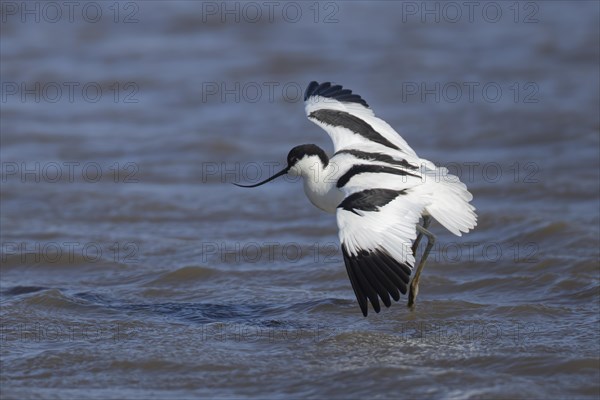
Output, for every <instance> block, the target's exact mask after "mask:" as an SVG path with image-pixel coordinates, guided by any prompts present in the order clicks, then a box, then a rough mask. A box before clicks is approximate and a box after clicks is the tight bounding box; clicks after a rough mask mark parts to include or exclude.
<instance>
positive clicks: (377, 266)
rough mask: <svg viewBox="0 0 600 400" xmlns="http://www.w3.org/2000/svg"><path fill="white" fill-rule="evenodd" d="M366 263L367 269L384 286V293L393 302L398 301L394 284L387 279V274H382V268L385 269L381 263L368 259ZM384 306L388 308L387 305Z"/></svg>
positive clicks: (398, 297)
mask: <svg viewBox="0 0 600 400" xmlns="http://www.w3.org/2000/svg"><path fill="white" fill-rule="evenodd" d="M366 262H367V264H368V266H367V268H371V270H372V271H373V273H374V274H375V275H376V276H377V280H378V281H379V282H381V284H382V285H383V286H385V289H386V291H387V292H388V293H389V295H390V296H392V299H394V301H398V300H400V292H399V291H398V288H397V287H396V286H395V285H394V282H393V281H392V280H391V279H390V278H388V276H387V274H386V273H385V272H384V270H383V268H385V267H384V266H382V265H381V264H382V263H381V261H380V260H378V259H377V258H373V257H368V258H367V259H366ZM386 306H387V307H389V305H387V304H386Z"/></svg>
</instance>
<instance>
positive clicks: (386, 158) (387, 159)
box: [335, 150, 419, 171]
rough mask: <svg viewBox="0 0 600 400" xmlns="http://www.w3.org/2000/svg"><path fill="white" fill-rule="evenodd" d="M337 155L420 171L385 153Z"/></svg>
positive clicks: (352, 151) (341, 152)
mask: <svg viewBox="0 0 600 400" xmlns="http://www.w3.org/2000/svg"><path fill="white" fill-rule="evenodd" d="M335 154H350V155H352V156H354V157H356V158H360V159H361V160H368V161H380V162H384V163H388V164H391V165H399V166H401V167H404V168H408V169H412V170H415V171H416V170H418V169H419V167H418V166H416V165H413V164H411V163H409V162H408V161H406V160H397V159H395V158H394V157H392V156H390V155H387V154H383V153H369V152H366V151H360V150H340V151H338V152H337V153H335Z"/></svg>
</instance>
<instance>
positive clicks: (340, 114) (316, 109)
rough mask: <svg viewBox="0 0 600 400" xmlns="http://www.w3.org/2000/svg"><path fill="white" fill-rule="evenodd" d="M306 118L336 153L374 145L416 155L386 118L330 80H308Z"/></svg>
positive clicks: (358, 97) (348, 90)
mask: <svg viewBox="0 0 600 400" xmlns="http://www.w3.org/2000/svg"><path fill="white" fill-rule="evenodd" d="M304 104H305V110H306V115H307V116H308V119H310V120H311V121H313V122H314V123H315V124H317V125H319V126H320V127H321V128H323V129H324V130H325V131H326V132H327V134H328V135H329V136H330V137H331V140H332V141H333V147H334V150H335V151H336V152H337V151H338V150H340V149H344V148H360V147H361V145H363V144H374V145H377V146H382V147H383V148H384V149H386V148H387V149H392V150H399V151H401V152H403V153H405V154H406V155H408V156H414V157H416V154H415V152H414V150H413V149H412V148H411V147H410V146H409V145H408V143H406V141H405V140H404V139H402V137H401V136H400V135H399V134H398V133H397V132H396V131H395V130H394V129H393V128H392V127H391V126H390V125H388V124H387V123H386V122H385V121H383V120H382V119H379V118H377V117H376V116H375V114H374V113H373V111H372V110H371V109H370V108H369V105H368V104H367V102H366V101H365V100H364V99H363V98H362V97H360V96H359V95H357V94H353V93H352V91H351V90H350V89H344V88H343V87H342V86H340V85H332V84H331V83H330V82H324V83H321V84H319V83H317V82H315V81H313V82H311V83H310V84H309V85H308V87H307V88H306V92H305V94H304Z"/></svg>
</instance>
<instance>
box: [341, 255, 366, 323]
mask: <svg viewBox="0 0 600 400" xmlns="http://www.w3.org/2000/svg"><path fill="white" fill-rule="evenodd" d="M342 254H343V256H344V264H345V265H346V272H348V277H350V283H351V284H352V289H353V290H354V295H355V296H356V300H358V305H359V306H360V310H361V311H362V313H363V315H364V316H365V317H366V316H367V315H368V313H369V307H368V303H367V296H366V295H365V294H364V293H363V291H362V289H361V287H360V285H359V283H358V278H357V277H356V274H355V273H354V270H353V268H352V264H351V263H350V258H349V257H348V254H347V252H346V249H345V248H344V247H343V246H342Z"/></svg>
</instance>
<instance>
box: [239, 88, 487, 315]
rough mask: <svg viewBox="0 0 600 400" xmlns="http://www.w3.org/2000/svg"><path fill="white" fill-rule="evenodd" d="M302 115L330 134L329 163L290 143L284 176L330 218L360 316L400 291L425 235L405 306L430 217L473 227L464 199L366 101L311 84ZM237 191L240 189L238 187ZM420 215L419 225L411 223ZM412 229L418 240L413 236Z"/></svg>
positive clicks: (457, 185) (451, 226) (414, 286)
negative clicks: (297, 180) (299, 182)
mask: <svg viewBox="0 0 600 400" xmlns="http://www.w3.org/2000/svg"><path fill="white" fill-rule="evenodd" d="M305 104H306V107H305V108H306V113H307V116H308V118H309V119H310V120H311V121H313V122H315V123H316V124H317V125H319V126H320V127H322V128H323V129H324V130H325V131H326V132H327V133H328V134H329V136H330V137H331V139H332V141H333V145H334V151H335V153H334V154H333V155H332V157H331V158H329V157H328V156H327V154H326V153H325V152H324V151H323V150H322V149H321V148H319V147H318V146H316V145H314V144H306V145H301V146H296V147H295V148H293V149H292V150H291V151H290V153H289V154H288V159H287V162H288V167H287V168H286V169H284V170H283V171H281V172H280V173H278V174H276V175H274V176H273V177H271V178H269V179H267V180H266V181H263V182H261V183H259V184H256V185H251V186H258V185H261V184H263V183H266V182H268V181H270V180H272V179H274V178H276V177H277V176H280V175H283V174H285V173H287V174H290V175H292V176H301V177H302V178H303V182H304V192H305V193H306V196H307V197H308V198H309V200H310V201H311V203H312V204H314V205H315V206H316V207H318V208H320V209H321V210H323V211H326V212H329V213H335V214H336V216H337V223H338V228H339V238H340V242H341V245H342V253H343V256H344V261H345V264H346V269H347V271H348V275H349V277H350V281H351V283H352V287H353V288H354V292H355V295H356V297H357V299H358V302H359V304H360V306H361V309H362V311H363V314H364V315H365V316H366V315H367V312H368V308H367V299H368V300H369V301H370V302H371V304H372V305H373V308H374V309H375V311H376V312H379V310H380V305H379V300H381V301H382V302H383V303H384V304H385V305H386V306H389V305H390V304H391V301H390V297H392V298H393V299H394V300H398V299H399V292H401V293H403V294H404V293H406V290H407V286H408V284H409V279H410V275H411V272H412V269H413V266H414V264H415V257H414V255H415V252H416V247H417V246H418V243H419V241H420V240H421V236H422V235H425V236H427V237H428V244H427V248H426V250H425V253H424V256H423V257H422V258H421V261H420V264H419V266H418V268H417V272H416V274H415V276H414V277H413V281H412V283H411V286H410V289H411V290H410V293H409V305H412V304H414V299H415V298H416V294H417V290H418V280H419V276H420V273H421V270H422V268H423V266H424V262H425V259H426V257H427V254H428V253H429V250H430V249H431V246H432V245H433V240H434V238H435V237H434V236H433V235H432V234H431V233H430V232H429V231H428V230H427V227H428V225H429V221H430V217H433V218H434V219H436V220H437V221H438V222H439V223H441V224H442V225H443V226H444V227H445V228H447V229H448V230H449V231H450V232H452V233H454V234H456V235H458V236H460V235H461V232H468V231H469V230H470V229H472V228H474V227H475V225H476V221H477V217H476V215H475V212H474V210H475V208H474V207H473V206H472V205H471V204H469V202H470V201H471V200H472V196H471V194H470V193H469V192H468V191H467V189H466V186H465V185H464V184H463V183H462V182H460V180H459V179H458V178H457V177H455V176H453V175H450V174H448V171H447V169H446V168H443V167H436V166H435V165H434V164H433V163H432V162H430V161H428V160H424V159H421V158H419V157H418V156H417V155H416V153H415V152H414V150H413V149H412V148H411V147H410V146H409V145H408V144H407V143H406V141H405V140H404V139H402V137H401V136H400V135H399V134H398V133H397V132H396V131H394V129H393V128H392V127H391V126H389V125H388V124H387V123H386V122H384V121H383V120H381V119H379V118H377V117H375V115H374V114H373V112H372V111H371V109H370V108H369V107H368V105H367V103H366V102H365V101H364V100H363V99H362V98H361V97H360V96H358V95H356V94H352V92H351V91H350V90H348V89H343V88H342V87H341V86H339V85H334V86H332V85H331V84H330V83H328V82H327V83H323V84H318V83H317V82H311V84H310V85H309V86H308V88H307V90H306V94H305ZM239 186H241V185H239ZM421 218H423V226H420V225H418V224H419V220H420V219H421ZM417 231H418V233H419V235H418V236H417Z"/></svg>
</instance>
